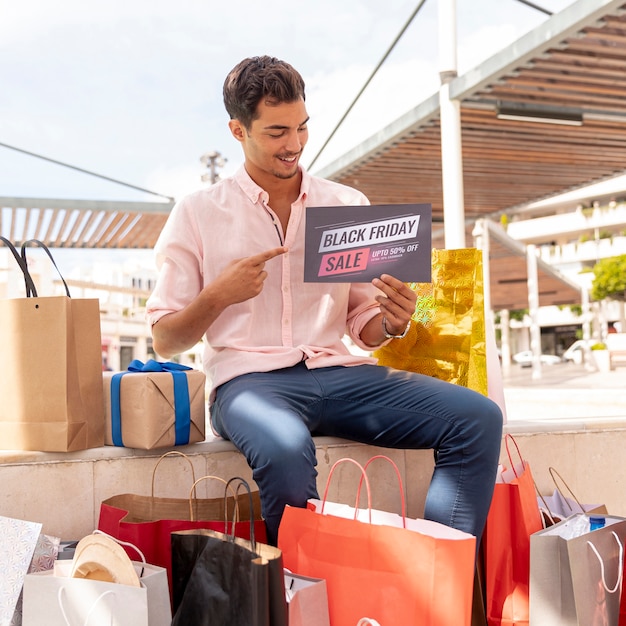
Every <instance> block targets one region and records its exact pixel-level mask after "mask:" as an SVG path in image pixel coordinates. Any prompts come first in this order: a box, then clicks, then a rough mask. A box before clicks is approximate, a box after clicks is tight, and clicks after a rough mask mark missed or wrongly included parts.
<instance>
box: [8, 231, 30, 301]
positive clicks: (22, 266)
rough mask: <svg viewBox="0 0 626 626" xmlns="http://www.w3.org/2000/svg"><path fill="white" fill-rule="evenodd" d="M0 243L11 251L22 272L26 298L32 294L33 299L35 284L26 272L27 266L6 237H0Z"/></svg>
mask: <svg viewBox="0 0 626 626" xmlns="http://www.w3.org/2000/svg"><path fill="white" fill-rule="evenodd" d="M0 241H2V242H3V243H4V245H5V246H6V247H7V248H8V249H9V250H10V251H11V254H12V255H13V256H14V257H15V260H16V261H17V264H18V265H19V267H20V269H21V270H22V274H23V275H24V284H25V285H26V296H27V297H30V295H31V293H32V294H34V296H35V297H37V290H36V289H35V283H34V281H33V279H32V276H31V275H30V272H29V271H28V265H26V262H25V261H24V259H22V257H21V256H20V253H19V252H18V251H17V249H16V248H15V246H14V245H13V244H12V243H11V242H10V241H9V240H8V239H7V238H6V237H2V236H0Z"/></svg>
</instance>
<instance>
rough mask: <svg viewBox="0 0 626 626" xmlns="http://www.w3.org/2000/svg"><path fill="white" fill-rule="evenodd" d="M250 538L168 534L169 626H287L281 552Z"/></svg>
mask: <svg viewBox="0 0 626 626" xmlns="http://www.w3.org/2000/svg"><path fill="white" fill-rule="evenodd" d="M232 480H240V481H241V482H242V483H243V484H245V486H246V488H248V485H247V483H245V481H243V480H241V479H231V481H229V482H232ZM248 489H249V488H248ZM251 506H252V505H251ZM250 536H251V538H250V540H247V539H241V538H239V537H235V536H233V535H232V534H224V533H220V532H217V531H214V530H207V529H194V530H186V531H179V532H174V533H172V536H171V542H172V593H173V598H172V599H173V609H174V619H173V621H172V626H215V625H216V624H220V625H222V624H224V625H226V624H228V626H287V623H288V617H287V600H286V596H285V581H284V573H283V558H282V552H281V551H280V550H279V549H278V548H275V547H273V546H270V545H267V544H263V543H257V542H256V541H255V538H254V528H253V526H251V535H250Z"/></svg>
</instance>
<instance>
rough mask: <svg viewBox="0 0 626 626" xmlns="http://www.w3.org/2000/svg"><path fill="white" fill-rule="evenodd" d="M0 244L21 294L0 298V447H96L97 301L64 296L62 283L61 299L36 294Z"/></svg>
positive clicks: (99, 397) (100, 434) (100, 437)
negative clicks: (0, 362) (0, 358)
mask: <svg viewBox="0 0 626 626" xmlns="http://www.w3.org/2000/svg"><path fill="white" fill-rule="evenodd" d="M1 239H2V241H3V242H4V243H5V244H6V245H8V246H9V247H10V249H11V251H12V252H13V254H14V256H15V258H16V260H17V261H18V265H19V267H20V269H21V270H22V272H23V274H24V278H25V282H26V286H27V296H28V297H26V298H12V299H5V300H0V343H1V345H2V346H3V349H4V354H5V360H4V361H5V364H4V368H3V372H2V376H0V398H2V403H1V404H0V442H1V443H0V445H2V447H3V448H4V449H13V450H40V451H50V452H52V451H59V452H65V451H73V450H82V449H85V448H93V447H98V446H102V445H104V408H103V406H104V402H103V394H102V352H101V350H102V346H101V333H100V306H99V302H98V300H96V299H77V298H71V297H70V295H69V290H67V285H66V292H67V295H65V296H52V297H38V294H37V291H36V289H35V287H34V283H33V282H32V278H31V277H30V274H29V272H28V266H27V264H26V262H25V261H24V260H23V259H21V257H20V256H19V255H18V253H17V252H16V251H15V248H14V247H13V246H12V245H11V243H10V242H9V241H7V240H6V239H4V238H1ZM41 245H43V244H41ZM44 247H45V246H44ZM46 251H47V252H48V254H50V253H49V251H48V250H47V248H46ZM50 258H52V257H50ZM53 262H54V261H53Z"/></svg>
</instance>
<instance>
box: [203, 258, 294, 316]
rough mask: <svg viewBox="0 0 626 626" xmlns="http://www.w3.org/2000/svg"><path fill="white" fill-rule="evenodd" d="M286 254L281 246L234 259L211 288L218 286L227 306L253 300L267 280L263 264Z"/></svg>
mask: <svg viewBox="0 0 626 626" xmlns="http://www.w3.org/2000/svg"><path fill="white" fill-rule="evenodd" d="M286 252H287V248H286V247H285V246H281V247H280V248H273V249H272V250H266V251H265V252H260V253H259V254H255V255H253V256H249V257H245V258H243V259H235V260H234V261H231V262H230V263H229V264H228V265H227V266H226V267H225V268H224V270H223V271H222V272H221V274H220V275H219V276H218V277H217V278H216V279H215V281H214V284H213V287H216V286H219V290H220V292H221V294H222V297H223V299H224V300H225V301H226V302H228V303H229V304H235V303H237V302H244V301H245V300H249V299H250V298H254V297H255V296H258V295H259V294H260V293H261V291H262V290H263V284H264V282H265V279H266V278H267V272H266V271H265V263H267V261H269V260H271V259H273V258H274V257H277V256H280V255H281V254H285V253H286Z"/></svg>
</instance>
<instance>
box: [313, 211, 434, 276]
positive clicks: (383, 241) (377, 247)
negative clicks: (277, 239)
mask: <svg viewBox="0 0 626 626" xmlns="http://www.w3.org/2000/svg"><path fill="white" fill-rule="evenodd" d="M431 232H432V211H431V205H430V204H379V205H371V206H335V207H307V209H306V240H305V246H306V251H305V261H304V282H306V283H319V282H335V283H368V282H370V281H371V280H372V278H375V277H378V276H380V275H381V274H390V275H391V276H394V277H395V278H398V279H399V280H401V281H403V282H419V283H429V282H430V280H431V273H430V270H431Z"/></svg>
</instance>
